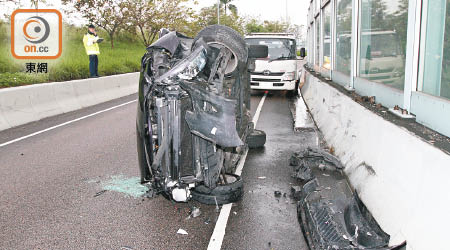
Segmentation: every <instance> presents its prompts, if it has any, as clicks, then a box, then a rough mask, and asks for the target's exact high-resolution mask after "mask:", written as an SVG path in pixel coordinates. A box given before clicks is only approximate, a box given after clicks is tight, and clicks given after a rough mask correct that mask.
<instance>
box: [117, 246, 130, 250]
mask: <svg viewBox="0 0 450 250" xmlns="http://www.w3.org/2000/svg"><path fill="white" fill-rule="evenodd" d="M120 249H121V250H133V248H131V247H127V246H123V247H120Z"/></svg>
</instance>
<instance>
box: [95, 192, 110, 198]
mask: <svg viewBox="0 0 450 250" xmlns="http://www.w3.org/2000/svg"><path fill="white" fill-rule="evenodd" d="M106 191H108V190H102V191H100V192H97V193H95V195H94V197H97V196H100V195H102V194H104V193H106Z"/></svg>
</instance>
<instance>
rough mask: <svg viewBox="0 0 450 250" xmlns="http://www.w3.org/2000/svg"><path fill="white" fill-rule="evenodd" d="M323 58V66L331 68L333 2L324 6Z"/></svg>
mask: <svg viewBox="0 0 450 250" xmlns="http://www.w3.org/2000/svg"><path fill="white" fill-rule="evenodd" d="M322 13H323V40H322V42H323V58H322V67H323V68H325V69H331V4H328V5H327V6H325V7H324V8H323V12H322Z"/></svg>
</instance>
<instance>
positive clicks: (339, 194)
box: [290, 148, 390, 249]
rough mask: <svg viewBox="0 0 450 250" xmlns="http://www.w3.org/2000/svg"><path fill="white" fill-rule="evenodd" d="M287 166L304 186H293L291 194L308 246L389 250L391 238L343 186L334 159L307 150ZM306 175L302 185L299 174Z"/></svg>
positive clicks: (342, 178)
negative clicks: (291, 167) (295, 201)
mask: <svg viewBox="0 0 450 250" xmlns="http://www.w3.org/2000/svg"><path fill="white" fill-rule="evenodd" d="M290 163H291V165H293V167H294V176H296V177H297V178H298V179H301V180H302V183H303V184H302V186H301V187H299V186H292V187H291V193H292V197H293V198H294V199H296V200H298V201H299V202H298V203H297V216H298V219H299V222H300V223H301V224H302V228H304V231H303V234H304V236H305V238H306V240H307V241H308V243H309V245H314V246H316V247H317V249H390V248H388V243H389V238H390V236H389V235H388V234H386V233H385V232H384V231H383V230H382V229H381V228H380V227H379V225H378V224H377V222H376V221H375V219H374V218H373V217H372V215H371V214H370V212H369V211H368V209H367V208H366V207H365V205H364V204H363V202H362V201H361V200H360V199H359V197H358V194H357V193H356V192H354V191H353V190H352V189H350V188H349V186H350V185H344V184H343V182H345V181H346V179H345V174H344V172H343V166H342V164H341V163H340V162H339V160H338V159H337V158H336V157H335V156H333V155H331V154H330V153H328V152H326V151H321V150H319V149H310V148H308V149H307V150H304V151H302V152H300V153H296V154H294V155H293V156H292V157H291V160H290ZM292 163H294V164H292ZM301 171H303V172H301ZM307 171H309V174H310V176H309V177H310V178H311V179H310V180H307V181H306V182H305V179H304V178H305V176H302V175H301V174H298V173H299V172H301V173H306V172H307ZM340 235H342V238H341V237H338V236H340Z"/></svg>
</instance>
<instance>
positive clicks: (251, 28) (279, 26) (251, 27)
mask: <svg viewBox="0 0 450 250" xmlns="http://www.w3.org/2000/svg"><path fill="white" fill-rule="evenodd" d="M288 28H289V25H288V24H287V23H285V22H281V21H268V20H264V21H263V22H262V23H261V22H260V21H259V20H257V19H254V18H252V19H250V20H248V21H247V23H246V25H245V30H246V32H247V33H261V32H271V33H281V32H286V31H287V30H288Z"/></svg>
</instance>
